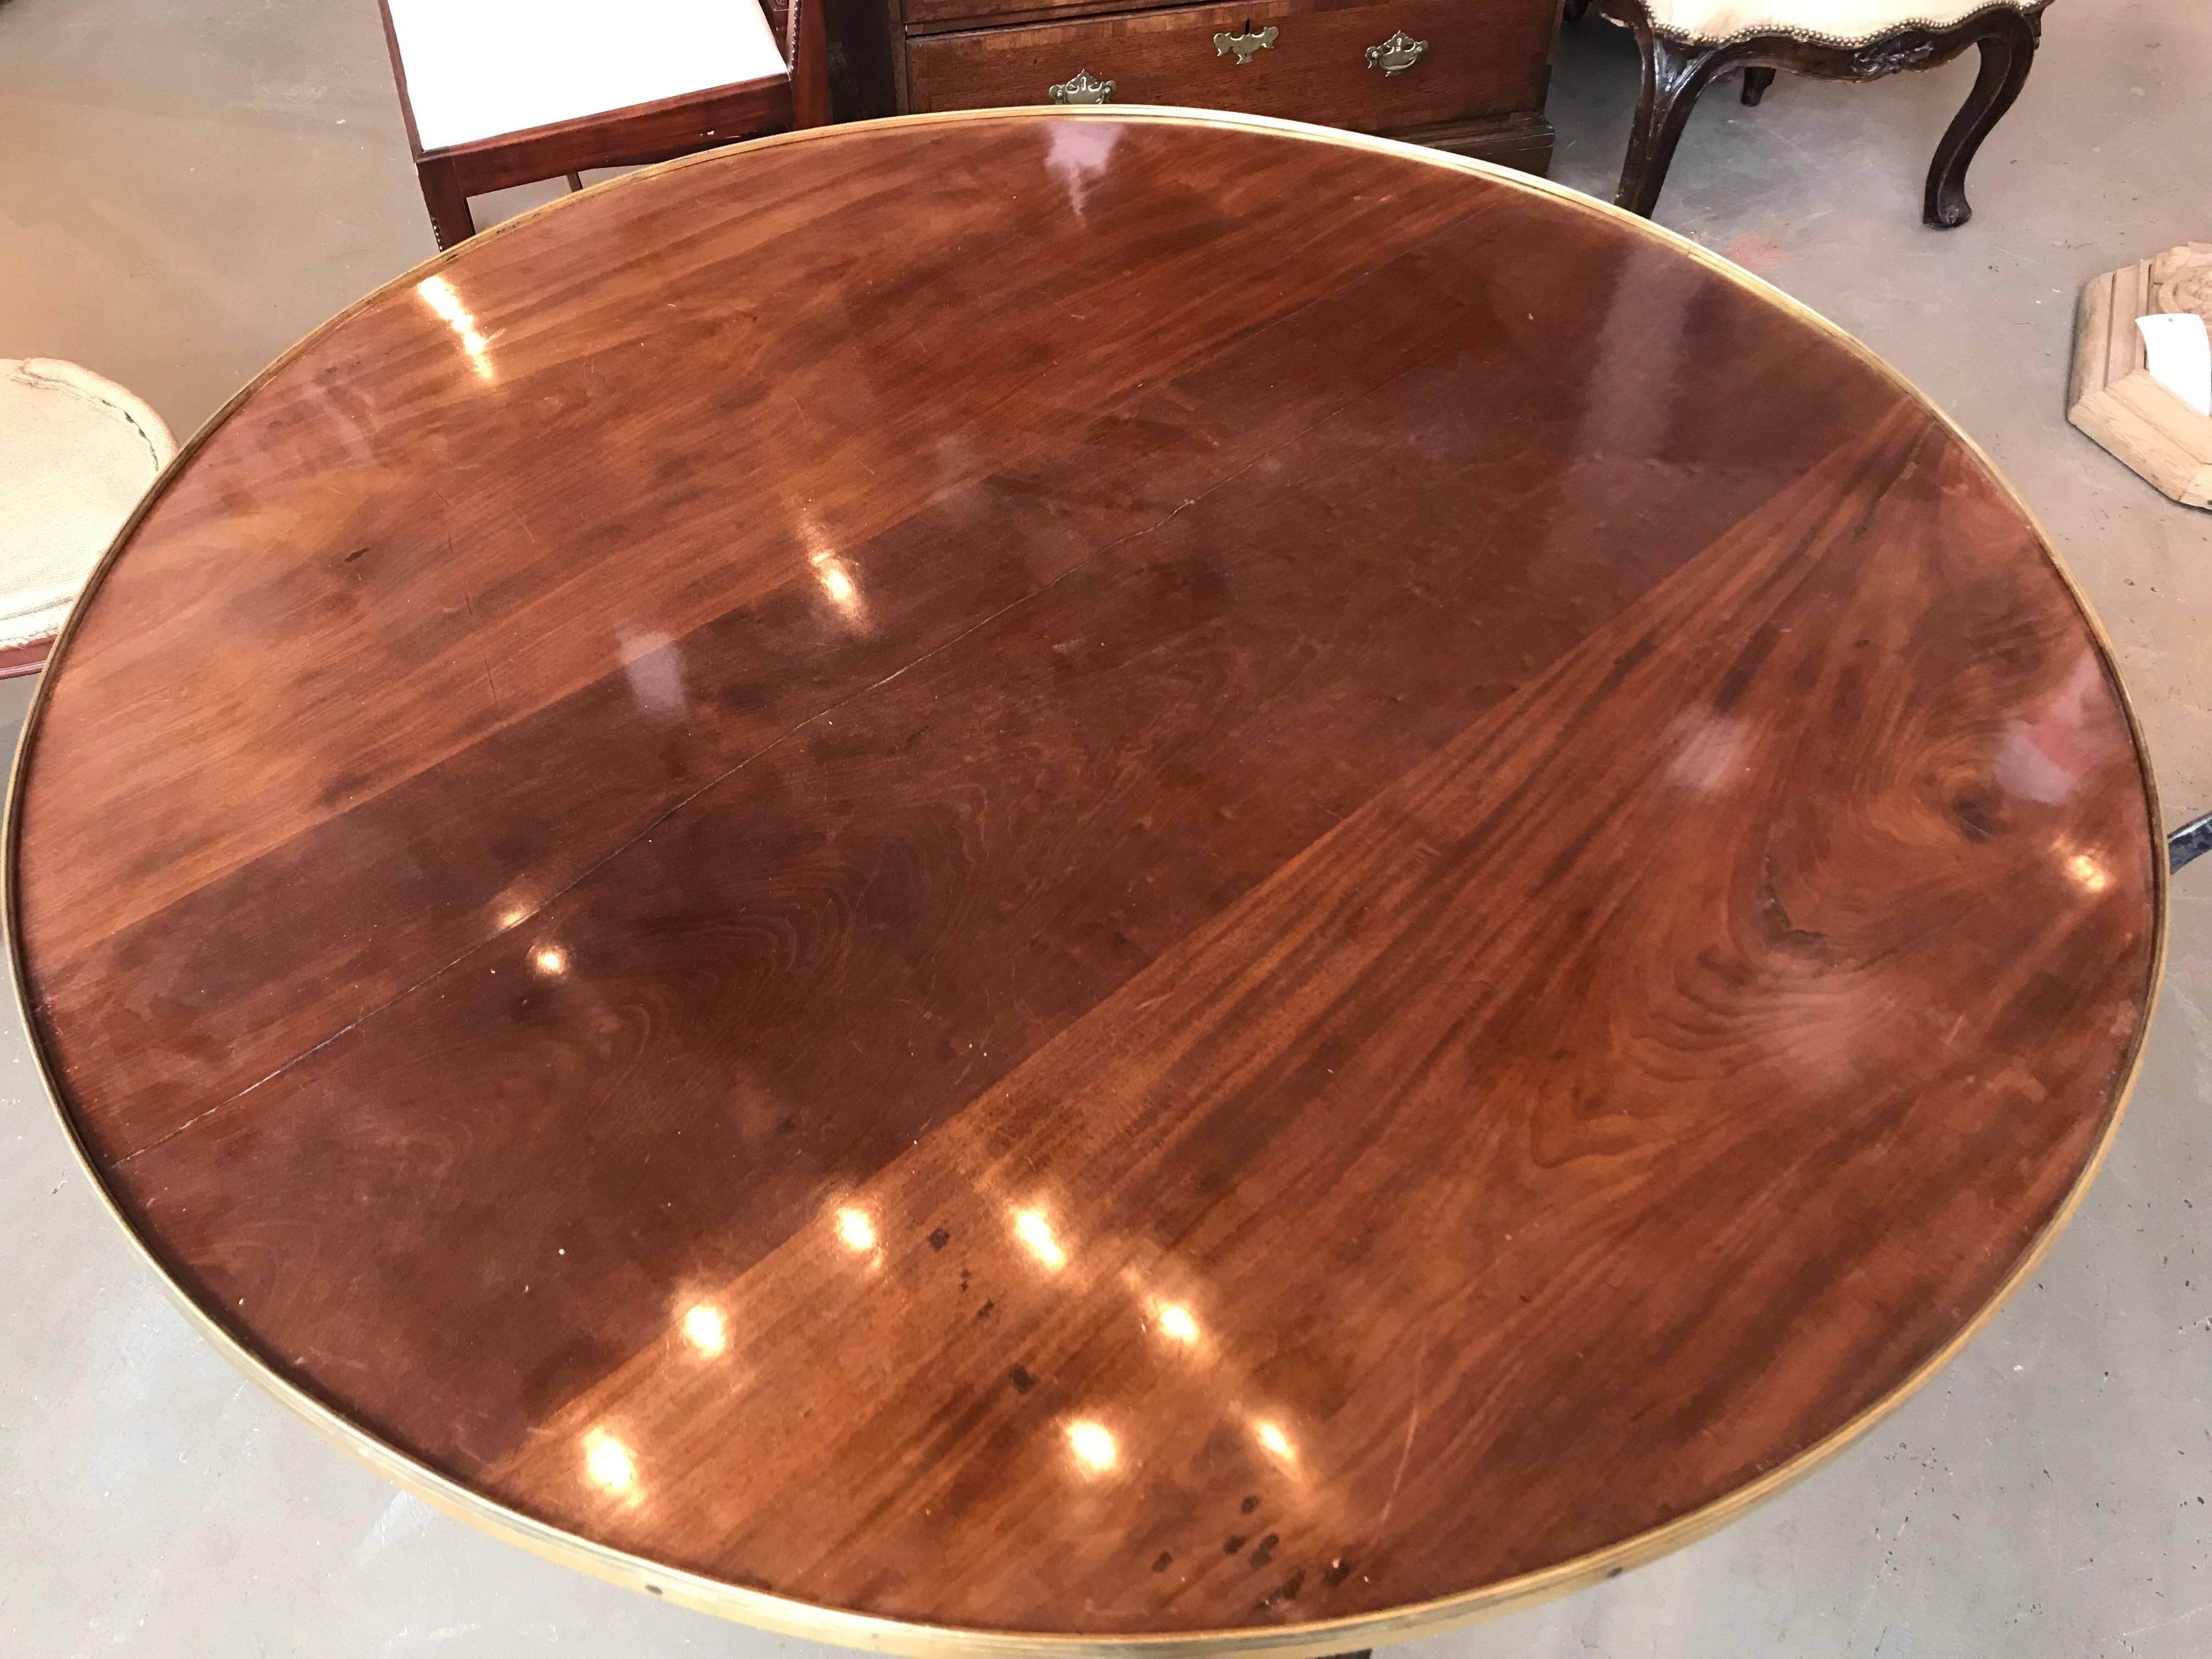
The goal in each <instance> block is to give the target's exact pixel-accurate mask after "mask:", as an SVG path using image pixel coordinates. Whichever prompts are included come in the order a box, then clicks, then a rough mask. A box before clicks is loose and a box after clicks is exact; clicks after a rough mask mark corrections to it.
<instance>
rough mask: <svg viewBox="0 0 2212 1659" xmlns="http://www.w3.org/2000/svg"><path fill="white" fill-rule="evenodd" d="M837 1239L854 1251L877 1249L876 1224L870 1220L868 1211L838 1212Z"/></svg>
mask: <svg viewBox="0 0 2212 1659" xmlns="http://www.w3.org/2000/svg"><path fill="white" fill-rule="evenodd" d="M837 1237H839V1238H841V1239H842V1240H843V1241H844V1242H845V1247H846V1249H852V1250H872V1249H875V1248H876V1224H875V1223H874V1222H872V1221H871V1220H869V1219H868V1212H866V1210H840V1211H838V1212H837Z"/></svg>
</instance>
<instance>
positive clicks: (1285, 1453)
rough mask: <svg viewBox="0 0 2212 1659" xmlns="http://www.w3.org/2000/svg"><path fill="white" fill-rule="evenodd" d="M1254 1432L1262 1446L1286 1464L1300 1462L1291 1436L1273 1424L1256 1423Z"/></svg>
mask: <svg viewBox="0 0 2212 1659" xmlns="http://www.w3.org/2000/svg"><path fill="white" fill-rule="evenodd" d="M1252 1432H1253V1434H1254V1435H1255V1437H1257V1438H1258V1440H1259V1442H1260V1443H1261V1445H1263V1446H1265V1447H1266V1448H1267V1449H1268V1450H1269V1451H1270V1452H1272V1453H1273V1454H1274V1455H1276V1456H1277V1457H1279V1458H1281V1459H1282V1460H1283V1462H1285V1463H1295V1462H1297V1461H1298V1452H1297V1447H1295V1446H1293V1445H1291V1437H1290V1436H1288V1435H1286V1434H1285V1433H1284V1432H1283V1431H1281V1430H1280V1429H1279V1428H1277V1427H1276V1426H1275V1425H1273V1423H1255V1424H1254V1425H1252Z"/></svg>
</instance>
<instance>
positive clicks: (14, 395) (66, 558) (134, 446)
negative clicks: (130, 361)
mask: <svg viewBox="0 0 2212 1659" xmlns="http://www.w3.org/2000/svg"><path fill="white" fill-rule="evenodd" d="M176 453H177V446H176V445H175V443H174V442H173V441H171V439H170V437H169V428H167V427H166V426H164V425H162V424H161V416H158V415H156V414H155V412H154V411H153V410H150V409H149V408H147V407H146V405H145V404H143V403H141V402H140V401H139V400H138V399H137V398H134V397H132V396H131V394H130V393H129V392H125V390H124V389H123V388H122V387H121V386H117V385H116V384H114V382H112V381H111V380H102V379H100V376H99V375H97V374H93V373H92V372H91V371H90V370H89V369H83V368H78V367H77V366H76V364H75V363H64V362H56V361H54V360H53V359H52V358H50V357H7V358H0V678H10V677H13V676H15V675H17V674H29V673H33V672H35V671H37V670H39V669H40V668H41V667H43V666H45V665H46V653H48V652H49V651H51V650H52V648H53V642H54V635H56V634H58V633H59V632H60V631H61V626H62V623H64V621H66V620H67V619H68V617H69V612H70V605H74V604H75V603H76V596H77V590H78V589H80V588H82V586H84V582H85V578H86V577H88V576H89V575H90V574H92V568H93V566H94V565H96V564H98V563H99V562H100V556H101V555H102V554H104V553H106V551H107V544H108V543H110V542H111V541H112V540H114V538H115V533H116V532H118V531H119V530H120V529H122V528H123V523H124V520H126V519H128V518H129V517H130V516H131V508H133V507H136V506H137V505H138V500H139V497H141V496H142V495H144V494H145V493H146V489H147V486H148V485H149V484H151V483H153V482H154V480H155V478H156V477H159V476H160V474H161V469H162V468H163V467H165V466H167V465H168V464H169V461H170V459H171V458H172V457H173V456H174V455H175V454H176Z"/></svg>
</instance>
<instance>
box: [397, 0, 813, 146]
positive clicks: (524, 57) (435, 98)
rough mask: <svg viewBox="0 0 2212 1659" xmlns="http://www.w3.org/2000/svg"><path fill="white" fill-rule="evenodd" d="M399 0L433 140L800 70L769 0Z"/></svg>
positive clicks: (412, 73)
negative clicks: (775, 25) (772, 20)
mask: <svg viewBox="0 0 2212 1659" xmlns="http://www.w3.org/2000/svg"><path fill="white" fill-rule="evenodd" d="M387 9H388V10H389V12H390V15H391V17H392V40H393V41H394V42H395V43H396V44H397V45H398V48H399V62H400V64H401V66H402V67H403V69H404V70H405V73H406V76H407V103H408V106H409V108H410V109H412V110H413V111H414V112H415V139H416V143H419V144H421V145H422V148H423V149H425V150H434V149H449V148H451V147H452V146H453V145H455V144H466V143H474V142H475V141H476V140H477V139H479V138H497V137H503V136H504V135H506V134H507V133H513V132H527V131H530V129H531V128H532V127H542V126H550V125H552V124H553V123H554V122H556V121H573V120H574V119H576V118H579V117H580V116H586V115H604V114H605V113H606V112H608V111H609V110H617V109H629V108H630V107H632V106H635V105H638V104H651V103H657V102H658V101H659V100H661V99H663V98H676V97H680V96H682V95H683V94H685V93H687V92H704V91H706V90H708V88H714V87H728V86H736V85H738V83H740V82H746V81H765V80H772V79H775V77H777V76H784V75H787V74H789V73H790V70H789V69H788V67H787V65H786V64H785V63H784V61H783V54H782V52H780V51H779V50H778V49H777V47H776V44H775V33H774V31H772V30H771V29H770V28H769V26H768V18H767V16H766V15H765V14H763V11H762V9H761V7H760V4H759V0H623V4H620V5H614V4H610V3H609V0H529V3H528V4H523V3H520V0H387Z"/></svg>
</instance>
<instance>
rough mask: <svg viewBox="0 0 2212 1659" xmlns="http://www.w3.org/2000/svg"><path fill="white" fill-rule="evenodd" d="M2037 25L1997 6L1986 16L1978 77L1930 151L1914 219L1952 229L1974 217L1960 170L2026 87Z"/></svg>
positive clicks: (2022, 16)
mask: <svg viewBox="0 0 2212 1659" xmlns="http://www.w3.org/2000/svg"><path fill="white" fill-rule="evenodd" d="M2036 21H2039V20H2034V19H2030V18H2028V17H2027V16H2025V15H2022V14H2021V13H2020V12H2017V11H2014V10H2012V9H2010V8H2008V7H2000V8H1998V9H1996V10H1993V11H1991V12H1990V14H1989V33H1986V34H1984V35H1983V36H1982V37H1981V39H1980V40H1977V41H1976V42H1975V43H1974V44H1975V45H1977V46H1979V47H1980V48H1981V50H1982V70H1981V73H1980V74H1979V75H1977V76H1975V77H1974V89H1973V91H1972V92H1970V93H1968V94H1966V105H1965V107H1963V108H1962V109H1960V112H1959V113H1958V114H1957V115H1956V116H1955V117H1954V118H1953V119H1952V122H1951V126H1950V130H1949V131H1948V132H1946V133H1945V134H1944V135H1943V142H1942V143H1940V144H1938V145H1936V160H1935V161H1934V163H1933V164H1932V165H1931V166H1930V167H1929V169H1928V196H1927V200H1926V201H1925V203H1924V204H1923V205H1922V208H1921V213H1920V216H1921V218H1922V219H1923V221H1924V222H1927V223H1929V224H1931V225H1934V226H1935V227H1936V228H1938V229H1940V230H1955V229H1957V228H1958V227H1960V225H1963V224H1965V223H1966V221H1967V220H1969V219H1971V218H1972V217H1973V216H1974V210H1973V208H1972V205H1971V204H1969V203H1968V202H1967V200H1966V169H1967V168H1968V167H1971V166H1972V165H1973V161H1974V155H1975V152H1976V151H1978V150H1979V149H1981V147H1982V140H1983V139H1984V138H1986V137H1989V136H1990V131H1992V130H1993V129H1994V128H1995V127H1996V124H1997V123H1998V122H1999V121H2001V120H2002V119H2003V118H2004V112H2006V111H2007V110H2008V109H2010V108H2011V107H2012V105H2013V100H2015V98H2017V97H2019V96H2020V89H2021V88H2022V87H2023V86H2025V85H2027V71H2028V70H2029V68H2030V66H2032V65H2033V64H2034V62H2035V45H2036V37H2037V34H2038V30H2037V29H2036V27H2035V23H2036Z"/></svg>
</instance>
